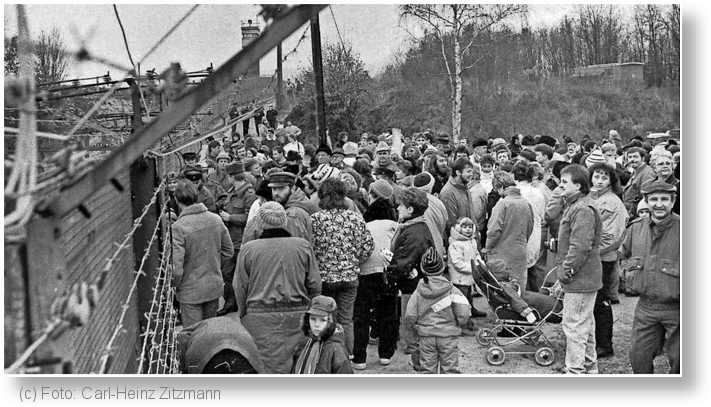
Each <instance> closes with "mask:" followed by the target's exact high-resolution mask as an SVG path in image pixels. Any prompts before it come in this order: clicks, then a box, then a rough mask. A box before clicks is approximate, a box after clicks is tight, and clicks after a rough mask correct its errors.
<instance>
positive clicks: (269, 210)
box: [257, 201, 286, 230]
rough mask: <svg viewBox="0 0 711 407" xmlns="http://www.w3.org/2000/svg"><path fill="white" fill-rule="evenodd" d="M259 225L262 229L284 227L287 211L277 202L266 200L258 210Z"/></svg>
mask: <svg viewBox="0 0 711 407" xmlns="http://www.w3.org/2000/svg"><path fill="white" fill-rule="evenodd" d="M257 226H258V227H259V229H261V230H267V229H276V228H284V227H285V226H286V211H284V207H282V206H281V205H279V204H278V203H277V202H273V201H272V202H265V203H263V204H262V206H260V207H259V211H258V212H257Z"/></svg>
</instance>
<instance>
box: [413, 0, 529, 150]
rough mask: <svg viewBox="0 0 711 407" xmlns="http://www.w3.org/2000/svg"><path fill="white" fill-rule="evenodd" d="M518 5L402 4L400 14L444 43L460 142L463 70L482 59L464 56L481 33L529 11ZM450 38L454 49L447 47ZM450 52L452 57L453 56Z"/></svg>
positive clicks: (454, 134) (454, 133)
mask: <svg viewBox="0 0 711 407" xmlns="http://www.w3.org/2000/svg"><path fill="white" fill-rule="evenodd" d="M526 10H527V7H526V6H525V5H517V4H409V5H401V6H400V15H401V17H404V18H413V19H415V20H417V21H418V22H419V23H421V24H422V25H423V26H424V27H425V28H426V29H427V30H429V29H432V32H433V34H434V36H435V37H436V38H437V39H438V41H439V43H440V45H441V52H442V58H443V59H444V65H445V67H446V70H447V78H448V80H449V89H450V99H451V102H452V110H451V115H452V138H453V139H454V142H455V143H456V142H458V140H459V136H460V133H461V129H462V73H463V72H464V71H466V70H467V69H469V68H471V67H473V66H474V65H475V64H476V63H477V62H478V61H479V60H480V59H481V58H483V57H480V58H479V59H477V60H475V61H474V62H472V63H471V64H469V65H467V66H465V65H464V57H465V56H466V55H467V53H468V52H469V51H470V50H471V49H472V47H474V46H479V45H481V44H477V39H478V38H479V35H480V34H482V33H484V32H486V31H488V30H491V29H494V28H496V27H497V26H500V25H503V24H504V23H505V21H506V20H507V19H509V17H512V16H514V15H516V14H521V13H524V12H526ZM465 38H466V40H465ZM449 39H451V42H452V49H451V50H448V40H449ZM450 55H451V56H450Z"/></svg>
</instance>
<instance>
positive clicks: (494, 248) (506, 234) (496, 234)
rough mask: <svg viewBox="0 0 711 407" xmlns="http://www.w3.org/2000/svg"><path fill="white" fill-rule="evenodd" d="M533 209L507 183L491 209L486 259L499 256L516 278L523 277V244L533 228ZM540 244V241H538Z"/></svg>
mask: <svg viewBox="0 0 711 407" xmlns="http://www.w3.org/2000/svg"><path fill="white" fill-rule="evenodd" d="M533 223H534V217H533V209H531V205H530V204H529V203H528V202H527V201H526V200H525V199H523V197H522V196H521V193H520V192H519V189H518V188H516V187H508V188H506V190H505V192H504V197H503V198H502V199H499V201H498V202H497V203H496V206H494V209H493V210H492V211H491V218H489V223H488V224H487V232H486V252H487V256H488V259H487V260H492V259H501V260H503V261H504V262H505V263H506V265H507V266H508V269H509V272H510V273H511V275H512V276H514V277H515V278H516V279H517V280H518V281H519V282H522V281H525V278H523V276H525V275H526V264H527V262H526V260H527V254H526V248H527V246H528V239H529V238H530V237H531V233H532V232H533ZM539 244H540V241H539Z"/></svg>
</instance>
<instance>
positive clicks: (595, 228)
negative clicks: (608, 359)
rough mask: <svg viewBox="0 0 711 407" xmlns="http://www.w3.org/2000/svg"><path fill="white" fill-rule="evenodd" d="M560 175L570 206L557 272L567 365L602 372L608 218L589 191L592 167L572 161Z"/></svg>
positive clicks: (561, 232)
mask: <svg viewBox="0 0 711 407" xmlns="http://www.w3.org/2000/svg"><path fill="white" fill-rule="evenodd" d="M560 177H561V178H560V186H559V188H561V192H562V196H563V199H565V201H566V209H565V212H563V216H562V218H561V220H560V230H559V231H558V239H559V240H558V242H559V243H558V258H557V268H556V273H557V275H558V279H559V280H560V282H561V285H562V287H563V291H564V292H565V297H564V299H563V323H562V326H563V332H564V333H565V338H566V350H565V371H566V373H569V374H585V373H588V374H597V373H598V368H597V353H596V350H595V319H594V317H593V309H594V306H595V297H596V295H597V291H598V290H599V289H600V288H602V263H601V261H600V239H601V237H602V221H601V219H600V214H599V212H598V210H597V207H596V205H595V201H593V200H592V198H590V197H588V193H589V192H590V177H589V175H588V172H587V170H586V169H585V168H584V167H583V166H581V165H579V164H571V165H569V166H567V167H565V168H564V169H563V170H562V171H561V172H560Z"/></svg>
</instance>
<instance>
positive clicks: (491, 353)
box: [486, 346, 506, 366]
mask: <svg viewBox="0 0 711 407" xmlns="http://www.w3.org/2000/svg"><path fill="white" fill-rule="evenodd" d="M505 359H506V352H504V350H503V349H502V348H501V347H499V346H492V347H490V348H489V350H488V351H487V352H486V361H487V362H489V364H491V365H494V366H498V365H500V364H502V363H504V360H505Z"/></svg>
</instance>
